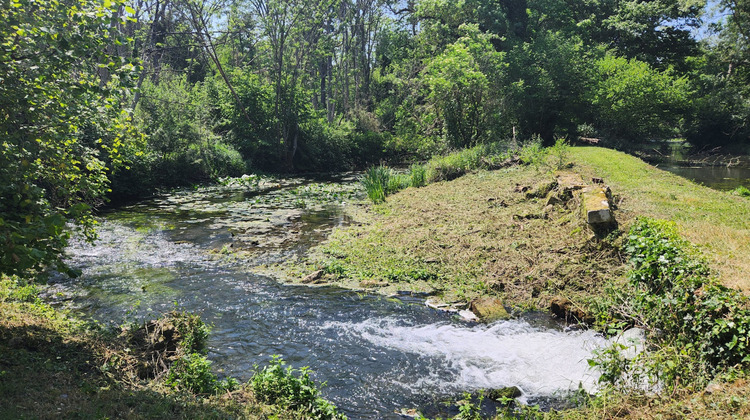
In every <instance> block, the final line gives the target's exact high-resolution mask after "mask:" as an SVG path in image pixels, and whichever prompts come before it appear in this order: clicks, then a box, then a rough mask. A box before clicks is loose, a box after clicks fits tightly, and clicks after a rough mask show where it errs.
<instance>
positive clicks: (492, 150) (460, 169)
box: [360, 137, 569, 204]
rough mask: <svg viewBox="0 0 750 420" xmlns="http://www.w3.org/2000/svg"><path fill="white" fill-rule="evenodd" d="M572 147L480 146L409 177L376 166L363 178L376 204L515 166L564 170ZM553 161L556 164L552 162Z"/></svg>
mask: <svg viewBox="0 0 750 420" xmlns="http://www.w3.org/2000/svg"><path fill="white" fill-rule="evenodd" d="M568 151H569V146H568V144H567V142H565V140H558V142H557V143H555V146H553V147H552V148H549V149H545V148H544V147H542V143H541V139H539V138H538V137H537V138H535V139H532V140H531V141H530V142H528V143H526V144H524V146H523V147H521V148H513V149H511V148H509V147H508V145H507V143H490V144H480V145H478V146H474V147H471V148H468V149H462V150H458V151H455V152H453V153H449V154H447V155H443V156H435V157H433V158H432V159H430V161H429V162H427V164H425V165H417V164H415V165H412V166H411V167H410V168H409V173H408V174H399V173H396V172H394V171H393V170H392V169H390V168H388V167H387V166H383V165H380V166H373V167H371V168H370V169H368V170H367V171H366V172H365V174H364V175H363V176H362V178H360V182H361V183H362V185H363V186H364V187H365V190H366V191H367V196H368V197H369V198H370V200H372V202H373V203H376V204H377V203H382V202H383V201H385V198H386V197H387V196H388V195H390V194H393V193H395V192H398V191H400V190H402V189H404V188H407V187H415V188H419V187H423V186H425V185H427V184H429V183H432V182H439V181H450V180H453V179H456V178H458V177H460V176H463V175H465V174H467V173H469V172H472V171H476V170H479V169H496V168H500V167H503V166H507V165H509V164H512V163H522V164H524V165H532V166H534V167H536V168H541V167H543V166H544V167H547V166H550V168H551V169H560V168H561V167H563V166H564V165H565V164H566V163H567V159H568ZM550 157H552V160H554V162H552V163H551V164H550V162H548V161H549V160H550Z"/></svg>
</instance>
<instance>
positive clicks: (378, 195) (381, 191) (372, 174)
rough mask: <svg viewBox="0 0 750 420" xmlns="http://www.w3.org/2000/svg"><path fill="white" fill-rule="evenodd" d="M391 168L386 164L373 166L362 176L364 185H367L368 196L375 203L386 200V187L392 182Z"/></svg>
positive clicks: (361, 180) (361, 179)
mask: <svg viewBox="0 0 750 420" xmlns="http://www.w3.org/2000/svg"><path fill="white" fill-rule="evenodd" d="M390 177H391V170H390V168H388V167H385V166H382V165H381V166H373V167H371V168H369V169H368V170H367V172H365V174H364V175H363V176H362V178H360V180H359V181H360V182H361V183H362V186H363V187H365V191H366V192H367V197H369V198H370V200H372V202H373V203H375V204H377V203H382V202H383V201H385V196H386V189H387V188H388V183H389V182H390Z"/></svg>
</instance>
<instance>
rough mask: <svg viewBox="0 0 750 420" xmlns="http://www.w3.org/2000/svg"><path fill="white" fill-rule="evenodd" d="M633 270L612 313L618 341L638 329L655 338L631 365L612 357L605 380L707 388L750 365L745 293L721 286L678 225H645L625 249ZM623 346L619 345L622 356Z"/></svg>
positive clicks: (604, 364) (614, 295)
mask: <svg viewBox="0 0 750 420" xmlns="http://www.w3.org/2000/svg"><path fill="white" fill-rule="evenodd" d="M624 249H625V252H626V253H627V254H628V255H629V256H630V261H631V264H632V265H633V269H632V270H631V271H630V273H629V275H628V279H627V284H626V285H625V287H622V286H620V287H612V288H611V289H610V293H609V295H610V300H609V302H608V303H607V304H606V305H604V311H603V315H604V319H605V326H606V327H607V329H608V331H609V332H610V333H613V332H616V331H619V330H623V329H626V328H628V327H631V326H635V327H639V328H643V329H644V330H645V331H646V332H647V336H648V340H649V346H648V348H647V351H646V352H644V353H642V354H641V355H639V356H638V357H636V358H635V359H631V360H628V359H626V358H624V357H621V355H620V354H619V353H618V352H617V351H613V349H607V350H605V351H603V352H601V353H600V355H599V358H598V359H597V360H595V361H593V364H596V365H598V366H599V368H600V369H602V370H603V375H602V380H604V381H607V382H611V383H613V384H615V383H622V381H623V378H625V377H630V378H631V379H632V378H634V377H640V378H648V380H649V381H651V383H652V385H654V384H658V387H664V388H666V389H670V388H674V387H676V386H678V385H686V384H694V385H696V386H699V385H702V384H705V383H706V382H708V381H710V380H711V379H713V378H714V377H716V376H717V375H721V374H725V373H729V372H734V371H736V370H738V369H743V368H745V367H747V365H748V362H750V353H749V352H748V350H749V349H750V337H749V336H748V332H749V331H750V307H749V305H748V299H747V297H745V296H744V295H743V294H742V293H741V292H739V291H737V290H733V289H729V288H727V287H724V286H722V285H721V284H719V282H718V281H717V279H716V278H715V277H714V276H713V274H712V273H711V270H710V269H709V268H708V265H707V263H706V261H705V260H704V259H703V257H702V256H701V255H700V253H699V252H698V251H697V249H696V248H695V247H694V246H693V245H691V244H690V243H688V242H687V241H685V240H683V239H681V238H680V237H679V235H678V233H677V227H676V225H675V223H673V222H668V221H660V220H652V219H646V218H644V219H639V220H638V221H637V222H636V223H635V224H634V225H633V227H632V228H631V229H630V232H629V235H628V237H627V241H626V243H625V245H624ZM618 347H620V348H621V347H622V346H621V345H619V346H618V345H615V347H614V350H618Z"/></svg>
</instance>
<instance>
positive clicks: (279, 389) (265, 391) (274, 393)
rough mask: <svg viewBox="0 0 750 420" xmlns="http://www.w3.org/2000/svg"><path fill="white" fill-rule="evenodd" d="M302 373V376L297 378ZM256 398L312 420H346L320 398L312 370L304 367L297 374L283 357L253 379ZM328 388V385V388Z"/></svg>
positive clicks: (251, 383)
mask: <svg viewBox="0 0 750 420" xmlns="http://www.w3.org/2000/svg"><path fill="white" fill-rule="evenodd" d="M296 372H299V376H297V375H296ZM250 385H251V386H252V389H253V392H254V393H255V397H256V398H258V399H259V400H260V401H262V402H265V403H267V404H275V405H279V406H281V407H284V408H287V409H290V410H295V411H301V412H304V413H307V414H309V416H306V418H311V419H320V420H324V419H342V418H345V417H344V416H343V415H341V414H339V413H338V412H337V409H336V406H335V405H333V404H331V403H330V402H328V401H326V400H325V399H323V398H320V397H319V396H318V394H319V391H318V389H317V387H316V386H315V383H314V382H313V381H312V379H310V370H309V369H308V368H307V367H303V368H302V369H300V370H299V371H296V370H295V369H293V368H292V367H291V366H286V362H284V360H282V359H281V357H280V356H273V358H272V359H271V362H270V364H269V365H268V366H266V367H264V368H263V369H262V370H259V371H258V370H257V367H256V372H255V374H254V375H253V377H252V379H250ZM324 385H325V384H324Z"/></svg>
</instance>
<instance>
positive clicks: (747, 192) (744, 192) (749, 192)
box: [732, 186, 750, 197]
mask: <svg viewBox="0 0 750 420" xmlns="http://www.w3.org/2000/svg"><path fill="white" fill-rule="evenodd" d="M732 194H734V195H739V196H740V197H750V189H748V188H747V187H744V186H739V187H737V188H735V189H734V190H732Z"/></svg>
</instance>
